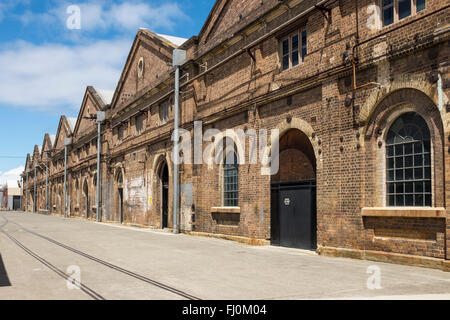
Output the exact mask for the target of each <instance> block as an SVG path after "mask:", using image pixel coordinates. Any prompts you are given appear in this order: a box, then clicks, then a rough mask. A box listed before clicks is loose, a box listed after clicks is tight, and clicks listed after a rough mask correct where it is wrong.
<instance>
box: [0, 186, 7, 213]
mask: <svg viewBox="0 0 450 320" xmlns="http://www.w3.org/2000/svg"><path fill="white" fill-rule="evenodd" d="M7 197H8V188H7V187H6V185H0V209H6V202H7Z"/></svg>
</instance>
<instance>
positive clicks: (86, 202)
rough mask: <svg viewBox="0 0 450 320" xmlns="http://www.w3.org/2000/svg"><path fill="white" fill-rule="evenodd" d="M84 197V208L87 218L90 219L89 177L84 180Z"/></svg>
mask: <svg viewBox="0 0 450 320" xmlns="http://www.w3.org/2000/svg"><path fill="white" fill-rule="evenodd" d="M83 197H84V206H85V208H84V210H85V215H86V219H89V187H88V182H87V179H85V180H84V182H83Z"/></svg>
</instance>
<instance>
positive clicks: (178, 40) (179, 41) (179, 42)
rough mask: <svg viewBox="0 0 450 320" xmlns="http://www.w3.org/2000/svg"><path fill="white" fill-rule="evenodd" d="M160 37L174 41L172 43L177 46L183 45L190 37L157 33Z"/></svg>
mask: <svg viewBox="0 0 450 320" xmlns="http://www.w3.org/2000/svg"><path fill="white" fill-rule="evenodd" d="M156 35H157V36H158V37H161V38H164V39H166V40H167V41H169V42H172V44H174V45H175V46H177V47H180V46H181V45H183V43H185V42H186V41H187V40H188V39H186V38H180V37H175V36H168V35H165V34H158V33H157V34H156Z"/></svg>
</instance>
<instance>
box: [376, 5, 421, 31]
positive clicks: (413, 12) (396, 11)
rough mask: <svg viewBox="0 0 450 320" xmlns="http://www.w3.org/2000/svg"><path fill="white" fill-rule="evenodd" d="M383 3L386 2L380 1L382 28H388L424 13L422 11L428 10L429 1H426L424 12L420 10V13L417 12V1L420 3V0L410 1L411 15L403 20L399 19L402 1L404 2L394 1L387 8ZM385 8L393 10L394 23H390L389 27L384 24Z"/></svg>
mask: <svg viewBox="0 0 450 320" xmlns="http://www.w3.org/2000/svg"><path fill="white" fill-rule="evenodd" d="M383 1H384V0H379V7H380V19H381V27H382V28H386V27H389V26H392V25H394V24H396V23H398V22H400V21H402V20H404V19H407V18H409V17H412V16H415V15H416V14H418V13H419V12H422V11H424V10H426V9H427V0H424V4H425V6H424V8H423V9H422V10H419V11H417V1H418V0H409V1H410V4H411V13H410V15H408V16H406V17H403V18H401V19H400V18H399V3H400V1H402V0H392V4H390V5H387V6H384V5H383ZM385 7H386V8H390V7H392V8H393V21H392V23H390V24H388V25H385V24H384V8H385Z"/></svg>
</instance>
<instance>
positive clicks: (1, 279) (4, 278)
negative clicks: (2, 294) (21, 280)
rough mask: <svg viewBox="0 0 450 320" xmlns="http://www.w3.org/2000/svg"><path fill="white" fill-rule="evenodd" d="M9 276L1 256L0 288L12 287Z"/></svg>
mask: <svg viewBox="0 0 450 320" xmlns="http://www.w3.org/2000/svg"><path fill="white" fill-rule="evenodd" d="M10 286H11V282H9V278H8V274H7V273H6V269H5V265H4V264H3V259H2V256H1V255H0V287H10Z"/></svg>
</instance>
